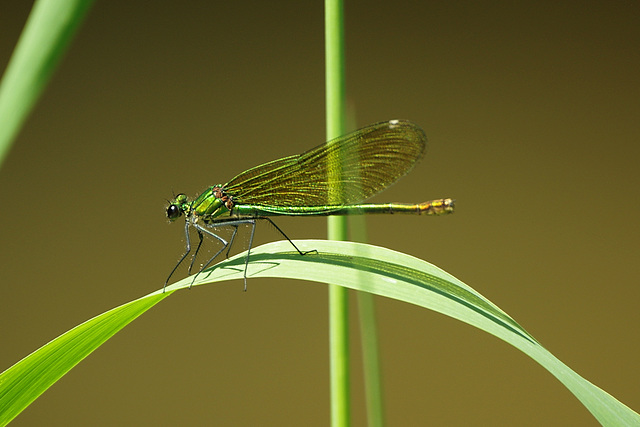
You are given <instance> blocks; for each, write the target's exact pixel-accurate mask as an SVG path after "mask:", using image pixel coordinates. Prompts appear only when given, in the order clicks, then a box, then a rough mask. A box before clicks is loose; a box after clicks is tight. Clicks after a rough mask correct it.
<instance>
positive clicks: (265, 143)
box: [0, 0, 640, 426]
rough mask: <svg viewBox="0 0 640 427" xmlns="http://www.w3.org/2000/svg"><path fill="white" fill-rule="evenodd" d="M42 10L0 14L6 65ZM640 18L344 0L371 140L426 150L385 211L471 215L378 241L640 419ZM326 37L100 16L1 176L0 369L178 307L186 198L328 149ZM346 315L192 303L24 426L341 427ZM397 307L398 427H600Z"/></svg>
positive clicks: (286, 284)
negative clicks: (338, 331) (438, 275)
mask: <svg viewBox="0 0 640 427" xmlns="http://www.w3.org/2000/svg"><path fill="white" fill-rule="evenodd" d="M27 3H28V2H11V3H5V4H3V6H2V7H0V28H1V30H0V31H1V34H2V36H1V37H0V57H1V58H2V64H1V65H2V67H3V68H4V67H5V66H6V63H7V61H8V60H9V57H10V55H11V52H12V49H13V47H14V45H15V43H16V41H17V39H18V37H19V34H20V31H21V30H22V27H23V25H24V22H25V20H26V18H27V16H28V13H29V10H30V6H31V5H30V4H27ZM639 18H640V6H639V5H638V3H637V2H605V1H592V2H568V3H562V2H561V3H559V4H552V3H551V2H538V3H535V4H534V3H533V2H530V3H520V4H517V5H516V4H513V3H511V2H489V3H487V2H483V3H478V2H451V3H449V2H445V3H442V2H411V1H394V2H386V3H382V2H366V1H348V2H347V4H346V23H345V24H346V32H347V76H348V81H347V88H348V97H349V102H350V105H351V107H352V108H353V109H354V111H355V116H356V118H357V122H358V125H359V126H363V125H366V124H369V123H373V122H376V121H380V120H388V119H392V118H406V119H411V120H413V121H415V122H417V123H419V124H420V125H422V126H423V127H424V129H425V131H426V132H427V135H428V137H429V142H430V145H429V151H428V155H427V157H426V158H425V160H424V161H423V162H422V163H420V164H419V166H418V167H416V169H414V171H413V172H412V173H411V174H410V175H409V176H407V177H406V178H404V179H403V180H402V181H400V183H398V184H397V185H395V186H393V187H392V188H391V189H389V190H387V191H385V192H384V193H383V194H382V195H380V196H378V197H376V198H375V200H376V201H403V202H420V201H423V200H427V199H432V198H438V197H453V198H456V199H457V212H456V213H455V215H453V216H448V217H440V218H427V217H404V216H403V217H399V216H394V217H371V218H369V219H368V225H369V237H370V243H373V244H376V245H381V246H385V247H389V248H391V249H395V250H399V251H402V252H406V253H409V254H412V255H414V256H416V257H419V258H422V259H425V260H428V261H430V262H432V263H434V264H436V265H438V266H440V267H441V268H443V269H445V270H447V271H449V272H450V273H452V274H453V275H455V276H457V277H458V278H460V279H462V280H463V281H465V282H466V283H468V284H469V285H471V286H472V287H474V288H475V289H477V290H478V291H479V292H481V293H482V294H483V295H485V296H487V297H488V298H489V299H490V300H492V301H493V302H495V303H496V304H498V305H499V306H500V307H501V308H502V309H504V310H505V311H507V312H508V313H509V314H510V315H512V316H513V317H514V318H515V319H516V320H517V321H518V322H519V323H520V324H521V325H523V326H524V327H525V328H526V329H527V330H528V331H529V332H531V333H532V334H533V335H534V336H535V337H536V338H538V340H540V342H541V343H542V344H543V345H544V346H545V347H546V348H548V349H549V350H550V351H551V352H552V353H554V354H555V355H556V356H557V357H559V358H560V359H561V360H562V361H564V362H565V363H566V364H568V365H569V366H570V367H572V368H573V369H574V370H576V371H577V372H578V373H580V374H581V375H583V376H584V377H586V378H587V379H589V380H590V381H592V382H594V383H595V384H596V385H598V386H599V387H601V388H603V389H605V390H607V391H608V392H609V393H611V394H612V395H614V396H615V397H616V398H618V399H619V400H621V401H622V402H624V403H625V404H627V405H629V406H630V407H632V408H634V409H635V410H639V409H640V368H639V365H638V363H637V362H638V358H639V357H640V345H639V344H638V329H639V328H640V315H639V310H638V301H639V298H640V291H639V290H638V288H639V286H638V285H639V284H638V276H639V275H640V263H639V262H638V245H639V244H640V229H639V225H638V220H639V219H640V201H639V200H638V197H637V195H638V183H639V181H640V171H639V170H638V161H639V160H640V147H639V142H640V90H639V84H638V83H639V80H638V70H639V66H640V53H639V52H640V50H639V49H638V46H639V43H640V26H639V25H638V22H640V21H639ZM323 20H324V17H323V4H322V2H319V1H317V2H297V1H281V2H257V1H255V2H246V1H237V2H209V1H191V2H183V3H180V4H178V2H173V1H156V2H153V3H142V2H128V1H123V0H117V1H115V0H112V1H97V2H96V3H95V5H94V7H93V8H92V10H91V11H90V13H89V14H88V17H87V20H86V21H85V23H84V25H83V26H82V28H81V30H80V31H79V33H78V35H77V37H76V38H75V40H74V42H73V44H72V46H71V48H70V50H69V52H68V53H67V55H66V56H65V58H64V60H63V62H62V63H61V66H60V67H59V69H58V70H57V72H56V74H55V75H54V78H53V79H52V81H51V84H50V85H49V87H48V89H47V90H46V92H45V94H44V96H43V98H42V99H41V100H40V102H39V104H38V106H37V108H36V109H35V111H34V112H33V114H32V115H31V117H30V119H29V120H28V122H27V123H26V125H25V127H24V129H23V131H22V132H21V134H20V136H19V138H18V140H17V142H16V145H15V146H14V148H13V149H12V151H11V153H10V155H9V157H8V159H7V161H6V163H5V164H4V166H3V168H2V169H1V170H0V194H1V197H2V200H3V211H4V215H3V219H4V221H3V222H2V224H1V225H0V239H1V240H2V249H0V250H1V251H2V260H3V268H2V271H3V274H2V284H1V289H2V297H1V300H2V304H1V306H2V308H1V310H0V324H1V325H2V326H1V327H0V341H1V342H2V345H1V348H2V350H1V351H0V370H4V369H6V368H7V367H9V366H11V365H12V364H13V363H15V362H17V361H18V360H19V359H21V358H22V357H24V356H26V355H27V354H29V353H30V352H32V351H33V350H35V349H37V348H38V347H40V346H41V345H43V344H45V343H46V342H48V341H50V340H51V339H53V338H55V337H56V336H58V335H59V334H61V333H63V332H65V331H67V330H69V329H70V328H72V327H74V326H76V325H77V324H79V323H81V322H83V321H85V320H87V319H89V318H91V317H93V316H95V315H98V314H100V313H102V312H104V311H106V310H108V309H110V308H113V307H115V306H117V305H120V304H122V303H125V302H127V301H130V300H132V299H134V298H137V297H140V296H142V295H145V294H147V293H149V292H151V291H154V290H156V289H158V288H159V287H161V286H162V284H163V282H164V280H165V278H166V276H167V274H168V273H169V271H170V270H171V268H172V267H173V266H174V263H175V262H176V261H177V259H178V258H179V256H180V255H181V253H182V251H183V248H184V237H183V226H182V223H180V224H173V225H169V224H168V223H167V221H166V218H165V205H166V199H168V198H170V197H171V196H172V194H173V192H176V193H177V192H185V193H187V194H189V195H195V194H197V193H198V192H199V191H201V190H203V189H204V188H206V187H207V186H209V185H212V184H217V183H223V182H225V181H226V180H228V179H229V178H231V177H232V176H234V175H235V174H236V173H238V172H241V171H243V170H245V169H247V168H249V167H252V166H255V165H257V164H259V163H262V162H265V161H269V160H273V159H276V158H278V157H282V156H285V155H290V154H297V153H299V152H302V151H304V150H306V149H308V148H311V147H312V146H315V145H317V144H319V143H321V142H323V141H324V139H325V138H324V126H325V121H324V107H325V104H324V58H323V55H324V40H323V34H324V33H323V31H324V30H323ZM278 224H279V225H280V227H281V228H283V229H284V230H286V232H287V233H288V235H289V236H291V237H292V238H296V239H302V238H324V237H325V233H326V231H325V221H324V220H322V219H287V218H285V219H281V220H279V221H278ZM279 238H280V237H279V236H278V234H277V233H276V232H275V231H274V230H272V229H270V227H267V226H264V225H263V226H261V227H260V228H259V229H258V231H257V239H258V240H259V242H258V243H264V242H267V241H272V240H277V239H279ZM185 274H186V268H185V269H184V270H180V272H179V274H178V276H176V279H177V278H179V277H183V276H184V275H185ZM326 294H327V290H326V286H325V285H323V284H318V283H301V282H294V281H287V280H265V279H253V280H250V281H249V290H248V292H246V293H245V292H242V283H241V282H239V281H236V282H229V283H222V284H217V285H210V286H203V287H199V288H196V289H193V290H191V291H189V292H187V291H184V292H178V293H176V294H174V295H173V296H172V297H171V298H169V299H168V300H166V301H164V302H163V303H161V304H160V305H158V306H156V307H155V308H154V309H152V310H150V311H149V312H148V313H146V314H145V315H143V316H142V317H141V318H139V319H138V320H137V321H135V322H133V323H132V324H131V325H129V326H128V327H127V328H125V329H124V330H123V331H122V332H121V333H119V334H117V335H116V336H114V337H113V338H112V339H111V340H109V341H108V342H107V343H106V344H105V345H104V346H102V347H101V348H99V349H98V350H97V351H96V352H95V353H93V354H92V355H91V356H89V357H88V358H87V359H85V360H84V361H83V362H82V363H81V364H80V365H78V366H77V367H76V368H75V369H73V370H72V371H71V372H70V373H69V374H67V375H66V376H65V377H63V378H62V380H61V381H59V382H58V383H57V384H56V385H54V386H53V387H52V388H51V389H50V390H49V391H47V392H46V393H45V394H44V395H42V396H41V397H40V398H39V399H38V400H36V401H35V402H34V403H33V404H32V405H31V407H29V408H28V409H27V410H26V411H25V412H24V413H23V414H22V415H20V416H19V417H18V418H17V419H16V420H15V421H14V424H15V425H16V426H36V425H65V426H81V425H96V426H100V425H104V426H107V425H238V426H240V425H313V426H325V425H328V423H329V397H328V387H329V384H328V368H329V367H328V358H327V355H328V347H327V346H328V334H327V297H326ZM352 302H353V308H354V310H355V308H356V307H355V298H354V299H353V300H352ZM377 302H378V313H379V327H380V343H381V347H382V348H381V356H382V365H383V379H384V386H385V398H386V405H387V406H386V417H387V420H388V422H389V425H394V426H399V425H425V424H430V425H447V426H457V425H460V426H463V425H500V426H502V425H504V426H510V425H520V426H525V425H531V426H534V425H557V426H564V425H596V421H595V419H593V418H592V417H591V415H590V414H589V413H588V412H587V410H586V409H585V408H584V407H583V406H582V405H581V404H580V403H579V402H578V400H577V399H576V398H575V397H574V396H573V395H571V394H570V393H569V392H568V391H567V390H566V389H565V388H564V387H563V386H562V385H561V384H560V383H559V382H558V381H557V380H556V379H555V378H553V377H552V376H551V375H550V374H549V373H548V372H547V371H545V370H544V369H542V368H541V367H540V366H538V365H537V364H536V363H535V362H534V361H533V360H531V359H529V358H528V357H527V356H525V355H523V354H521V353H520V352H518V351H517V350H515V349H514V348H512V347H510V346H508V345H507V344H505V343H503V342H502V341H499V340H498V339H496V338H494V337H493V336H490V335H488V334H486V333H484V332H480V331H478V330H476V329H474V328H472V327H469V326H467V325H466V324H462V323H460V322H457V321H454V320H452V319H450V318H447V317H444V316H442V315H440V314H437V313H433V312H430V311H427V310H424V309H421V308H418V307H414V306H411V305H408V304H405V303H399V302H397V301H391V300H386V299H381V298H378V299H377ZM353 313H354V314H353V316H352V325H353V327H352V331H353V333H352V342H353V362H352V365H353V382H352V384H353V387H352V395H353V421H354V423H353V424H354V425H356V426H362V425H365V422H366V420H365V418H366V417H365V411H364V403H363V401H364V399H363V387H362V374H361V361H360V358H359V357H360V352H359V349H358V339H359V334H358V326H357V322H356V321H355V319H356V315H355V311H354V312H353Z"/></svg>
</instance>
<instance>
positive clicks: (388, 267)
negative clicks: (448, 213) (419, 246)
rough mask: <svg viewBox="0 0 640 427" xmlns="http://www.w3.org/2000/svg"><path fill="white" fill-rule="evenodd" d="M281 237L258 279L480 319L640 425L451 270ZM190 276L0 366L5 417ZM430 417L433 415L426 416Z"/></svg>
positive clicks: (259, 258)
mask: <svg viewBox="0 0 640 427" xmlns="http://www.w3.org/2000/svg"><path fill="white" fill-rule="evenodd" d="M295 244H296V245H297V246H298V247H299V248H300V249H302V250H311V249H316V250H318V252H319V253H318V254H315V253H311V254H308V255H305V256H300V255H299V254H298V253H297V252H296V251H292V250H291V244H290V243H289V242H286V241H284V242H275V243H270V244H267V245H263V246H260V247H257V248H253V249H252V250H251V263H250V264H249V272H248V273H249V274H248V275H249V277H250V279H253V278H257V277H280V278H291V279H302V280H312V281H316V282H320V283H327V282H332V283H336V284H340V285H341V286H344V287H347V288H351V289H356V290H359V291H365V292H371V293H373V294H376V295H381V296H385V297H389V298H394V299H397V300H400V301H405V302H408V303H411V304H416V305H419V306H422V307H425V308H428V309H431V310H435V311H438V312H440V313H443V314H446V315H448V316H450V317H453V318H455V319H458V320H461V321H463V322H465V323H468V324H470V325H473V326H476V327H477V328H479V329H482V330H484V331H486V332H488V333H490V334H492V335H495V336H496V337H498V338H500V339H502V340H504V341H506V342H508V343H509V344H511V345H513V346H514V347H516V348H518V349H519V350H521V351H522V352H524V353H525V354H527V355H529V356H530V357H531V358H532V359H534V360H535V361H537V362H538V363H539V364H540V365H542V366H543V367H544V368H545V369H547V370H548V371H549V372H550V373H551V374H553V375H554V376H555V377H556V378H557V379H558V380H560V381H561V382H562V383H563V384H564V385H565V386H566V387H567V388H568V389H569V390H570V391H571V392H572V393H573V394H574V395H575V396H576V397H577V398H578V399H579V400H580V401H581V402H582V404H583V405H584V406H585V407H586V408H587V409H588V410H589V411H590V412H591V413H592V414H593V415H594V416H595V417H596V419H597V420H598V421H599V422H600V423H601V424H603V425H610V426H614V425H615V426H618V425H640V415H639V414H637V413H636V412H634V411H632V410H631V409H630V408H628V407H627V406H625V405H624V404H622V403H621V402H619V401H618V400H616V399H615V398H614V397H612V396H611V395H609V394H608V393H606V392H605V391H603V390H601V389H600V388H598V387H596V386H595V385H593V384H591V383H590V382H589V381H587V380H585V379H584V378H582V377H580V376H579V375H578V374H577V373H575V372H574V371H573V370H571V369H570V368H569V367H568V366H566V365H565V364H563V363H562V362H561V361H560V360H558V359H557V358H556V357H554V356H553V355H552V354H551V353H549V352H548V351H547V350H546V349H545V348H544V347H542V346H541V345H540V344H539V343H538V342H537V341H536V339H535V338H533V337H532V336H531V335H530V334H529V333H528V332H527V331H526V330H524V329H523V328H522V327H521V326H520V325H518V323H517V322H516V321H515V320H513V319H512V318H511V317H510V316H509V315H508V314H506V313H505V312H503V311H502V310H500V308H498V307H497V306H495V305H494V304H493V303H491V302H490V301H489V300H487V299H486V298H484V297H483V296H482V295H480V294H479V293H478V292H476V291H475V290H473V289H472V288H470V287H469V286H467V285H465V284H464V283H462V282H461V281H459V280H458V279H456V278H455V277H453V276H451V275H450V274H448V273H446V272H444V271H443V270H441V269H439V268H437V267H435V266H433V265H431V264H429V263H427V262H426V261H422V260H420V259H417V258H414V257H412V256H409V255H406V254H402V253H399V252H395V251H392V250H389V249H385V248H380V247H376V246H371V245H365V244H361V243H352V242H332V241H324V240H307V241H295ZM243 271H244V253H243V254H239V255H237V256H235V257H233V258H229V259H228V260H225V261H223V262H221V263H219V264H217V265H215V266H214V267H212V268H210V269H208V270H207V271H205V272H203V273H201V274H200V275H199V276H198V278H197V280H196V281H195V285H201V284H204V283H211V282H219V281H225V280H232V279H237V280H239V281H242V278H243ZM191 281H192V277H188V278H185V279H183V280H181V281H180V282H177V283H175V284H173V285H171V286H169V287H168V292H167V293H166V294H163V293H162V290H158V291H156V292H153V293H151V294H149V295H147V296H146V297H143V298H140V299H138V300H135V301H132V302H130V303H128V304H125V305H122V306H120V307H117V308H115V309H113V310H110V311H108V312H106V313H104V314H102V315H100V316H98V317H96V318H94V319H91V320H89V321H87V322H85V323H83V324H81V325H79V326H77V327H76V328H74V329H72V330H71V331H69V332H67V333H65V334H63V335H61V336H60V337H58V338H56V339H55V340H53V341H51V342H50V343H48V344H47V345H45V346H44V347H42V348H40V349H39V350H37V351H36V352H34V353H32V354H31V355H29V356H27V357H26V358H24V359H23V360H21V361H20V362H18V363H17V364H16V365H14V366H12V367H11V368H9V369H8V370H6V371H5V372H3V373H2V374H0V425H5V424H6V423H8V422H9V421H10V420H11V419H13V418H14V417H15V416H16V415H17V414H19V413H20V411H22V409H24V408H25V407H26V406H27V405H28V404H29V403H30V402H32V401H33V400H34V399H35V398H37V397H38V396H39V395H40V394H42V393H43V392H44V391H45V390H46V389H47V388H48V387H49V386H50V385H51V384H53V383H54V382H55V381H56V380H57V379H59V378H60V377H61V376H62V375H64V374H65V373H66V372H67V371H68V370H69V369H71V368H72V367H73V366H75V365H76V364H77V363H78V362H79V361H80V360H82V359H83V358H84V357H86V356H87V355H88V354H89V353H91V352H92V351H93V350H94V349H95V348H97V347H98V346H99V345H100V344H102V343H103V342H104V341H106V340H107V339H108V338H109V337H111V336H112V335H113V334H115V333H116V332H117V331H118V330H120V329H121V328H122V327H124V326H125V325H126V324H128V323H129V322H131V321H132V320H133V319H135V318H136V317H137V316H139V315H140V314H142V313H143V312H145V311H146V310H148V309H149V308H151V307H152V306H153V305H155V304H156V303H158V302H159V301H161V300H162V299H164V298H165V297H167V296H168V295H169V294H170V291H175V290H177V289H182V288H188V287H189V285H190V284H191ZM426 421H427V420H425V422H426Z"/></svg>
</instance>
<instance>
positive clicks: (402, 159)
mask: <svg viewBox="0 0 640 427" xmlns="http://www.w3.org/2000/svg"><path fill="white" fill-rule="evenodd" d="M426 142H427V138H426V136H425V134H424V131H423V130H422V129H421V128H420V127H419V126H418V125H416V124H414V123H411V122H409V121H406V120H390V121H386V122H380V123H375V124H372V125H369V126H367V127H365V128H362V129H360V130H357V131H355V132H352V133H349V134H347V135H344V136H341V137H339V138H336V139H333V140H331V141H328V142H326V143H324V144H322V145H319V146H317V147H315V148H313V149H311V150H309V151H306V152H304V153H302V154H300V155H295V156H289V157H284V158H282V159H279V160H274V161H271V162H268V163H264V164H262V165H260V166H256V167H254V168H252V169H249V170H247V171H245V172H242V173H241V174H240V175H237V176H236V177H235V178H233V179H232V180H231V181H229V182H227V183H226V184H224V185H214V186H211V187H209V188H207V189H206V190H205V191H204V192H203V193H202V194H200V195H199V196H198V197H196V198H195V199H194V200H189V198H188V197H187V196H186V195H185V194H178V195H177V196H175V197H174V199H173V200H171V201H170V202H169V206H168V207H167V218H169V220H170V221H175V220H176V219H178V218H179V217H180V216H182V215H184V216H185V237H186V250H185V253H184V255H182V257H181V258H180V260H179V261H178V264H176V266H175V267H174V268H173V270H171V273H170V274H169V277H168V278H167V281H166V282H165V285H164V286H165V288H166V286H167V283H168V282H169V279H170V278H171V276H172V275H173V273H175V271H176V270H177V268H178V267H179V266H180V264H181V263H182V261H184V259H185V258H186V257H187V256H188V255H189V253H190V252H191V242H190V239H189V227H190V226H192V227H194V228H195V229H196V232H197V233H198V238H199V241H198V246H197V247H196V250H195V252H194V254H193V257H192V260H191V264H190V265H189V274H190V273H191V269H192V267H193V263H194V261H195V259H196V256H197V254H198V252H199V250H200V246H201V245H202V240H203V236H204V235H205V234H206V235H208V236H210V237H213V238H214V239H217V240H218V241H219V242H220V243H221V244H222V247H221V248H220V250H218V251H217V252H216V254H215V255H214V256H213V257H211V258H210V259H209V261H208V262H207V263H206V264H204V265H203V266H202V268H201V269H200V271H199V272H201V271H202V270H204V269H205V268H207V266H209V264H211V262H212V261H213V260H214V259H215V258H217V256H218V255H220V253H222V251H224V250H225V249H227V256H228V255H229V250H230V249H231V245H232V244H233V240H234V238H235V236H236V233H237V231H238V226H240V225H245V224H246V225H249V226H250V227H251V234H250V237H249V248H248V250H247V257H246V260H245V270H244V286H245V290H246V287H247V268H248V264H249V253H250V252H251V246H252V244H253V236H254V233H255V226H256V221H257V220H265V221H268V222H270V223H271V224H272V225H273V226H274V227H275V228H276V230H278V231H279V232H280V234H282V235H283V236H284V237H285V238H286V239H287V240H288V241H289V242H290V243H291V245H292V246H293V247H294V248H295V249H296V251H298V253H299V254H300V255H305V254H307V253H309V252H315V251H307V252H303V251H301V250H300V249H298V247H297V246H296V245H295V244H294V243H293V242H292V241H291V239H289V237H288V236H287V235H286V234H285V233H284V232H283V231H282V230H281V229H280V228H279V227H278V226H277V225H276V224H275V223H274V222H273V221H272V220H271V218H270V217H272V216H279V215H286V216H329V215H361V214H382V213H385V214H393V213H412V214H424V215H442V214H448V213H451V212H453V208H454V201H453V200H452V199H437V200H432V201H428V202H423V203H419V204H405V203H383V204H362V202H363V201H364V200H366V199H368V198H370V197H372V196H374V195H375V194H377V193H379V192H381V191H382V190H384V189H385V188H387V187H389V186H390V185H391V184H393V183H394V182H396V181H397V180H398V179H400V178H401V177H402V176H404V175H406V174H407V173H408V172H409V171H410V170H411V169H413V166H414V165H415V164H416V163H417V162H418V160H420V159H421V158H422V157H423V156H424V152H425V149H426ZM222 226H227V227H232V228H233V233H232V235H231V238H229V240H226V239H223V238H222V237H220V236H219V235H217V234H215V233H214V232H213V231H210V230H209V228H214V229H215V228H216V227H222ZM199 272H198V273H199ZM194 280H195V279H194Z"/></svg>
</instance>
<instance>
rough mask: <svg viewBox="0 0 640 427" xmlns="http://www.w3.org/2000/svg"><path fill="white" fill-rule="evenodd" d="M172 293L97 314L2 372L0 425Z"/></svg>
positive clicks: (0, 377) (139, 300)
mask: <svg viewBox="0 0 640 427" xmlns="http://www.w3.org/2000/svg"><path fill="white" fill-rule="evenodd" d="M169 295H170V293H165V294H159V295H158V294H153V295H148V296H146V297H144V298H140V299H138V300H135V301H131V302H129V303H127V304H124V305H121V306H120V307H116V308H114V309H112V310H109V311H107V312H106V313H103V314H101V315H99V316H97V317H94V318H93V319H91V320H88V321H86V322H84V323H82V324H80V325H78V326H76V327H75V328H73V329H71V330H70V331H69V332H66V333H65V334H63V335H60V336H59V337H58V338H56V339H54V340H53V341H51V342H49V343H48V344H46V345H44V346H43V347H40V348H39V349H38V350H36V351H34V352H33V353H31V354H30V355H28V356H27V357H25V358H24V359H22V360H21V361H19V362H18V363H16V364H15V365H13V366H12V367H10V368H9V369H7V370H6V371H4V372H3V373H2V374H0V426H4V425H6V424H7V423H9V422H10V421H11V420H12V419H14V418H15V417H16V416H17V415H18V414H20V412H22V411H23V410H24V409H25V408H26V407H27V406H29V404H31V402H33V401H34V400H35V399H36V398H37V397H38V396H40V395H41V394H42V393H44V392H45V391H46V390H47V389H48V388H49V387H51V386H52V385H53V384H54V383H55V382H56V381H58V380H59V379H60V378H61V377H62V376H63V375H64V374H66V373H67V372H68V371H69V370H70V369H71V368H73V367H74V366H75V365H77V364H78V363H79V362H80V361H81V360H82V359H84V358H85V357H87V356H88V355H89V354H90V353H91V352H92V351H93V350H95V349H96V348H98V347H99V346H100V345H102V343H103V342H105V341H106V340H108V339H109V338H111V336H112V335H113V334H115V333H116V332H118V331H119V330H120V329H122V328H124V327H125V326H126V325H127V324H128V323H129V322H131V321H132V320H133V319H135V318H136V317H138V316H140V315H141V314H142V313H144V312H145V311H147V310H148V309H150V308H151V307H153V306H154V305H155V304H157V303H158V302H160V301H161V300H163V299H164V298H166V297H167V296H169Z"/></svg>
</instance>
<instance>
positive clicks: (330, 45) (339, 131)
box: [325, 0, 350, 427]
mask: <svg viewBox="0 0 640 427" xmlns="http://www.w3.org/2000/svg"><path fill="white" fill-rule="evenodd" d="M325 63H326V64H325V69H326V71H325V78H326V89H325V90H326V103H327V105H326V116H327V140H330V139H333V138H335V137H338V136H340V135H343V134H344V133H345V131H346V126H345V125H346V114H345V112H346V97H345V55H344V5H343V1H342V0H325ZM338 162H339V160H338ZM337 173H340V172H339V171H337ZM333 179H334V180H335V181H336V182H340V177H333ZM332 191H333V193H334V194H340V193H341V190H340V188H337V187H336V188H332ZM327 235H328V238H329V239H331V240H347V219H346V218H345V217H341V216H332V217H329V218H327ZM329 365H330V374H329V375H330V384H331V385H330V387H331V425H332V426H334V427H338V426H348V425H349V422H350V393H349V293H348V290H347V289H346V288H343V287H341V286H336V285H333V284H331V283H330V284H329Z"/></svg>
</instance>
